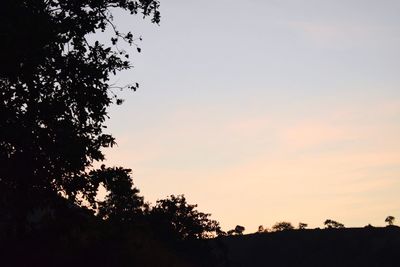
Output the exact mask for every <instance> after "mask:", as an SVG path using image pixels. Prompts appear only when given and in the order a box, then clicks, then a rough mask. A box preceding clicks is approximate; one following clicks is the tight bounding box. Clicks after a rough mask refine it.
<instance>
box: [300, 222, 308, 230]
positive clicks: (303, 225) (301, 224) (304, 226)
mask: <svg viewBox="0 0 400 267" xmlns="http://www.w3.org/2000/svg"><path fill="white" fill-rule="evenodd" d="M307 226H308V224H306V223H302V222H300V223H299V229H306V228H307Z"/></svg>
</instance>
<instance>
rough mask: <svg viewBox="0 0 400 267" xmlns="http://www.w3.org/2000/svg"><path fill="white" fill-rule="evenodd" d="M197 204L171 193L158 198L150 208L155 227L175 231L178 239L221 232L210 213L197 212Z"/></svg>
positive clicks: (204, 236) (208, 235) (164, 230)
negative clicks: (189, 202)
mask: <svg viewBox="0 0 400 267" xmlns="http://www.w3.org/2000/svg"><path fill="white" fill-rule="evenodd" d="M196 208H197V205H192V204H188V203H187V202H186V198H185V196H184V195H177V196H175V195H171V196H169V197H168V198H166V199H161V200H158V201H157V203H156V205H155V206H154V207H153V208H152V210H151V215H152V217H153V220H154V222H156V224H157V225H156V227H159V228H162V229H160V230H161V231H163V232H166V233H175V235H176V237H177V238H178V239H180V240H188V239H200V238H209V237H214V236H216V235H218V234H219V233H220V232H221V229H220V227H219V223H218V222H217V221H215V220H211V219H209V217H210V214H208V213H203V212H199V211H198V210H197V209H196Z"/></svg>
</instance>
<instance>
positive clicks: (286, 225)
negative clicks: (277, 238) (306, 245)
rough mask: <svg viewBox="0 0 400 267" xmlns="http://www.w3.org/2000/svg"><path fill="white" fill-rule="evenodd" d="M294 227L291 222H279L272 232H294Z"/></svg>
mask: <svg viewBox="0 0 400 267" xmlns="http://www.w3.org/2000/svg"><path fill="white" fill-rule="evenodd" d="M293 229H294V227H293V225H292V224H291V223H290V222H277V223H275V224H274V225H273V226H272V230H273V231H275V232H278V231H287V230H293Z"/></svg>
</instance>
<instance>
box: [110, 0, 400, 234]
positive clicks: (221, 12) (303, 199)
mask: <svg viewBox="0 0 400 267" xmlns="http://www.w3.org/2000/svg"><path fill="white" fill-rule="evenodd" d="M399 14H400V1H397V0H393V1H391V0H325V1H321V0H246V1H238V0H203V1H194V0H168V1H163V0H161V16H162V18H161V23H160V25H154V24H151V23H150V21H149V20H142V18H140V17H136V18H132V17H131V16H128V15H124V14H122V13H120V12H115V14H114V15H115V22H116V24H117V25H119V27H120V29H121V30H125V31H127V30H131V31H132V32H133V33H134V34H136V35H137V36H139V35H141V36H142V37H143V41H142V42H138V45H139V46H140V47H141V48H142V53H140V54H138V53H136V52H135V47H124V48H125V49H126V50H128V51H129V52H130V53H131V55H132V64H133V65H134V68H133V69H131V70H129V71H125V72H122V73H119V74H118V75H117V76H116V77H115V78H114V81H113V82H116V83H118V84H121V85H124V84H126V83H130V82H139V83H140V88H139V90H138V91H136V92H130V91H125V92H122V93H120V95H121V97H123V98H124V99H125V103H124V104H123V105H122V106H118V107H112V108H111V109H110V119H109V120H108V122H107V124H108V129H107V130H108V131H109V132H110V133H112V134H113V135H114V136H115V137H116V139H117V143H118V146H117V147H114V148H113V149H108V150H106V151H105V153H106V158H107V161H106V164H107V165H111V166H113V165H115V166H124V167H128V168H132V169H133V178H134V182H135V185H136V186H137V187H138V188H139V189H140V190H141V194H142V195H144V196H145V199H146V200H147V201H150V202H152V203H155V201H156V200H157V199H162V198H165V197H167V196H168V195H171V194H185V196H186V197H187V199H188V202H189V203H196V204H198V208H199V210H201V211H203V212H207V213H211V214H212V218H213V219H216V220H218V221H219V222H220V223H221V226H222V227H223V229H224V230H229V229H232V228H234V227H235V226H236V225H243V226H245V227H246V232H247V233H251V232H255V231H256V230H257V228H258V226H259V225H264V227H268V228H270V227H271V226H272V225H273V224H274V223H275V222H278V221H290V222H292V224H294V225H297V224H298V223H299V222H304V223H308V224H309V227H312V228H314V227H323V222H324V221H325V219H328V218H329V219H334V220H337V221H339V222H341V223H343V224H345V226H348V227H352V226H354V227H362V226H365V225H367V224H369V223H370V224H372V225H377V226H379V225H384V224H385V223H384V219H385V218H386V216H388V215H393V216H395V217H396V218H399V220H400V194H399V193H400V138H399V136H400V16H399Z"/></svg>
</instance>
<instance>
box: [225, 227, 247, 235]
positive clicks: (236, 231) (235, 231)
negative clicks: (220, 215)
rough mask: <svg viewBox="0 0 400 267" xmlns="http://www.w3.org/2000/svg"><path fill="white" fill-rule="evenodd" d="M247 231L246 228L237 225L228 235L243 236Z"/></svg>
mask: <svg viewBox="0 0 400 267" xmlns="http://www.w3.org/2000/svg"><path fill="white" fill-rule="evenodd" d="M245 229H246V228H244V226H241V225H236V226H235V229H232V230H229V231H228V232H227V233H228V235H243V232H244V230H245Z"/></svg>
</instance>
